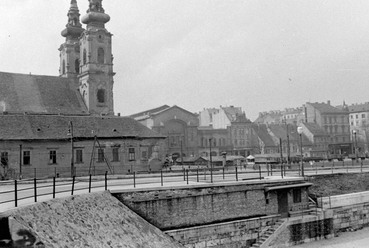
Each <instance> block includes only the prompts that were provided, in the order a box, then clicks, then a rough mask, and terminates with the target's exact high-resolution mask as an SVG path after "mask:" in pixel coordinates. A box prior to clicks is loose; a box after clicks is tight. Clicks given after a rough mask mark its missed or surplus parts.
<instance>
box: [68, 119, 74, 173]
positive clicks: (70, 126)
mask: <svg viewBox="0 0 369 248" xmlns="http://www.w3.org/2000/svg"><path fill="white" fill-rule="evenodd" d="M68 135H69V136H70V145H71V150H72V156H71V161H70V174H71V177H73V176H74V144H73V122H72V121H69V130H68Z"/></svg>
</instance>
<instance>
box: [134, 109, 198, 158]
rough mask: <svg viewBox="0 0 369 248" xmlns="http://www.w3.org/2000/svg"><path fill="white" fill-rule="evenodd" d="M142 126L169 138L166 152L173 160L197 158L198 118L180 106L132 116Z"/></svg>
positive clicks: (151, 110)
mask: <svg viewBox="0 0 369 248" xmlns="http://www.w3.org/2000/svg"><path fill="white" fill-rule="evenodd" d="M130 117H131V118H134V119H135V120H137V121H139V122H140V123H141V124H143V125H145V126H146V127H148V128H150V129H152V130H153V131H155V132H157V133H160V134H162V135H164V136H166V137H167V142H166V146H165V148H164V150H166V154H167V155H168V156H169V155H171V156H172V157H173V158H178V157H181V156H182V157H187V156H197V155H198V145H199V140H200V139H201V137H199V135H198V129H197V128H198V126H199V120H198V116H197V115H196V114H194V113H191V112H189V111H187V110H185V109H183V108H180V107H178V106H172V107H169V106H168V105H163V106H161V107H158V108H155V109H150V110H146V111H143V112H140V113H137V114H133V115H131V116H130Z"/></svg>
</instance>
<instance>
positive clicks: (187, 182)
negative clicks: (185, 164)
mask: <svg viewBox="0 0 369 248" xmlns="http://www.w3.org/2000/svg"><path fill="white" fill-rule="evenodd" d="M186 174H187V184H188V170H186Z"/></svg>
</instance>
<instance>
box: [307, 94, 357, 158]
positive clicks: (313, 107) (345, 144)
mask: <svg viewBox="0 0 369 248" xmlns="http://www.w3.org/2000/svg"><path fill="white" fill-rule="evenodd" d="M305 108H306V111H305V112H306V122H308V123H316V124H317V125H318V126H319V127H321V128H322V129H323V130H324V131H325V132H326V133H327V134H328V135H329V141H328V143H329V145H328V153H329V155H330V156H332V157H335V156H347V155H349V154H350V153H351V152H352V144H351V139H350V123H349V112H348V110H346V109H339V108H336V107H334V106H332V105H331V104H330V101H328V102H327V103H310V102H308V103H306V104H305Z"/></svg>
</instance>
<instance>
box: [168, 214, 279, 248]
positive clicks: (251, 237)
mask: <svg viewBox="0 0 369 248" xmlns="http://www.w3.org/2000/svg"><path fill="white" fill-rule="evenodd" d="M278 219H279V216H268V217H262V218H253V219H248V220H240V221H232V222H226V223H221V224H213V225H206V226H197V227H193V228H185V229H178V230H171V231H167V232H166V233H167V234H168V235H170V236H171V237H173V238H174V240H177V241H178V242H179V243H181V244H182V245H184V246H185V247H187V248H193V247H196V248H203V247H227V248H238V247H249V245H250V244H252V243H254V242H255V240H256V239H257V238H258V236H259V235H261V233H262V232H263V230H265V229H267V228H268V227H270V226H272V225H274V224H275V222H276V221H277V220H278Z"/></svg>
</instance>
